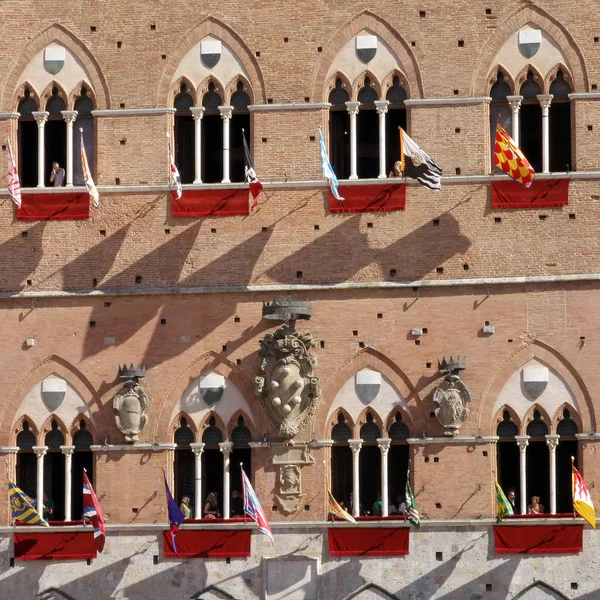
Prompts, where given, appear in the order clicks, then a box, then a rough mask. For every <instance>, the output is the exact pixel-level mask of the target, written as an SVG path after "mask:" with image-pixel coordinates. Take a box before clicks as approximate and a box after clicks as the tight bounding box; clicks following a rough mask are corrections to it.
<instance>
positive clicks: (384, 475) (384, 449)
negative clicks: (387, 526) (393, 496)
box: [377, 438, 392, 517]
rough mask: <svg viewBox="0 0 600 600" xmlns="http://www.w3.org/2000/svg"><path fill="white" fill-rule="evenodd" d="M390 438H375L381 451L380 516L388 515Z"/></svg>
mask: <svg viewBox="0 0 600 600" xmlns="http://www.w3.org/2000/svg"><path fill="white" fill-rule="evenodd" d="M391 442H392V440H391V439H390V438H377V445H378V446H379V450H380V451H381V504H382V507H381V516H383V517H387V516H388V514H389V496H390V494H389V491H388V454H389V452H390V444H391Z"/></svg>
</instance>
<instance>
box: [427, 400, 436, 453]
mask: <svg viewBox="0 0 600 600" xmlns="http://www.w3.org/2000/svg"><path fill="white" fill-rule="evenodd" d="M429 416H430V417H431V418H432V419H433V418H434V417H435V413H434V412H430V413H429ZM425 462H429V459H427V460H426V461H425Z"/></svg>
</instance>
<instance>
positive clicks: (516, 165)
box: [494, 122, 535, 188]
mask: <svg viewBox="0 0 600 600" xmlns="http://www.w3.org/2000/svg"><path fill="white" fill-rule="evenodd" d="M494 164H495V165H496V166H497V167H498V168H500V169H502V170H503V171H504V172H505V173H506V174H507V175H508V176H509V177H512V179H514V180H515V181H517V182H519V183H520V184H521V185H523V186H525V187H526V188H528V187H530V186H531V184H532V183H533V179H534V177H535V171H534V170H533V167H532V166H531V165H530V164H529V161H528V160H527V159H526V158H525V155H524V154H523V153H522V152H521V150H520V149H519V148H518V147H517V145H516V144H515V141H514V140H513V139H512V138H511V137H510V135H508V133H507V132H506V130H505V129H504V127H502V125H500V123H499V122H498V124H497V125H496V143H495V144H494Z"/></svg>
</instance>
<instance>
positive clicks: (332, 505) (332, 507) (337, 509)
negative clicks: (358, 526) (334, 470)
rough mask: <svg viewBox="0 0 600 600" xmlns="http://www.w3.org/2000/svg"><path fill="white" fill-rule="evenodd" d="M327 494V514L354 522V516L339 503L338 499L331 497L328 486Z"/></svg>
mask: <svg viewBox="0 0 600 600" xmlns="http://www.w3.org/2000/svg"><path fill="white" fill-rule="evenodd" d="M327 494H328V495H329V514H330V515H335V516H336V517H338V518H339V519H344V521H350V522H351V523H356V521H355V520H354V517H353V516H352V515H351V514H350V513H349V512H348V511H346V510H344V509H343V508H342V507H341V506H340V505H339V503H338V501H337V500H336V499H335V498H334V497H333V494H332V493H331V490H330V489H329V488H328V489H327Z"/></svg>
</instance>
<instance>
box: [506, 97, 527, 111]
mask: <svg viewBox="0 0 600 600" xmlns="http://www.w3.org/2000/svg"><path fill="white" fill-rule="evenodd" d="M506 99H507V100H508V103H509V104H510V108H511V110H512V111H513V112H515V111H516V110H519V108H521V102H523V96H506Z"/></svg>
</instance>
